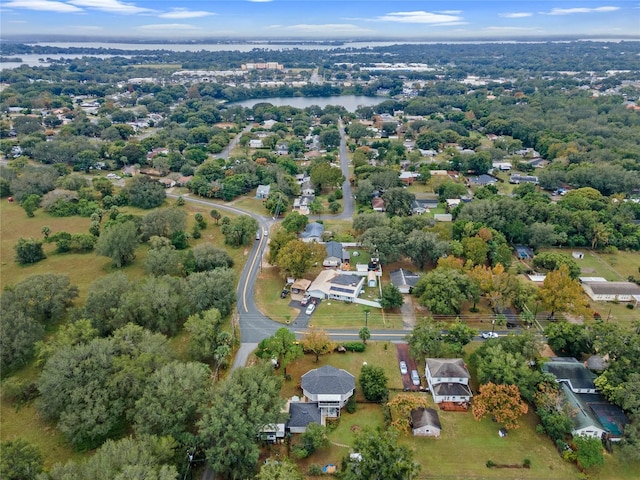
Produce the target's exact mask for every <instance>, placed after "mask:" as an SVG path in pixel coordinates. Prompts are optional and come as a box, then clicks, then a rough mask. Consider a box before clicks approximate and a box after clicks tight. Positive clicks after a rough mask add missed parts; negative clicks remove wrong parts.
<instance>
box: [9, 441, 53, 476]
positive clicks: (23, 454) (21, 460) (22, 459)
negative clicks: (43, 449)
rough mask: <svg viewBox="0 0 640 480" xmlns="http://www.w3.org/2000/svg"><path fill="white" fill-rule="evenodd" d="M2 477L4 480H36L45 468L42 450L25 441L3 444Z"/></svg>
mask: <svg viewBox="0 0 640 480" xmlns="http://www.w3.org/2000/svg"><path fill="white" fill-rule="evenodd" d="M0 450H2V457H0V477H2V478H3V479H4V480H35V478H36V477H37V476H38V474H39V473H40V472H42V469H43V467H44V461H43V460H42V455H41V454H40V450H38V448H37V447H36V446H34V445H31V444H30V443H29V442H27V441H25V440H20V439H18V440H8V441H6V442H2V444H1V448H0Z"/></svg>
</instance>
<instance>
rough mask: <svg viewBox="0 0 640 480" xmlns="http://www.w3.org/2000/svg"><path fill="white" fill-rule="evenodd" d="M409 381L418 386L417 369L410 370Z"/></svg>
mask: <svg viewBox="0 0 640 480" xmlns="http://www.w3.org/2000/svg"><path fill="white" fill-rule="evenodd" d="M411 382H412V383H413V384H414V385H415V386H416V387H419V386H420V374H419V373H418V371H417V370H411Z"/></svg>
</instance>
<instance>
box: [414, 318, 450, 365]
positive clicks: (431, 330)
mask: <svg viewBox="0 0 640 480" xmlns="http://www.w3.org/2000/svg"><path fill="white" fill-rule="evenodd" d="M443 328H444V324H442V323H436V322H434V321H433V320H432V319H430V318H425V319H421V320H418V323H417V325H416V326H415V328H414V329H413V331H412V332H411V335H409V337H408V339H407V342H408V343H409V352H410V353H411V356H412V357H414V358H416V359H419V360H420V361H423V360H424V359H426V358H443V357H447V356H449V355H451V356H456V355H458V354H459V353H460V352H461V347H462V345H460V344H459V343H458V344H456V343H448V342H447V341H444V342H443V341H442V340H443V335H442V329H443ZM446 339H447V338H446V337H445V340H446Z"/></svg>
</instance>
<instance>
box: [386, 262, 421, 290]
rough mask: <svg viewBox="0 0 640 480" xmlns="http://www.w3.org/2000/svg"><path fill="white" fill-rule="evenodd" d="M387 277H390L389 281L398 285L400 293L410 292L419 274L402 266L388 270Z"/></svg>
mask: <svg viewBox="0 0 640 480" xmlns="http://www.w3.org/2000/svg"><path fill="white" fill-rule="evenodd" d="M389 277H390V278H391V283H393V284H394V285H395V286H396V287H398V290H400V293H411V290H412V289H413V287H414V286H415V284H416V283H418V280H419V279H420V275H419V274H417V273H414V272H411V271H409V270H405V269H404V268H401V269H399V270H394V271H393V272H390V273H389Z"/></svg>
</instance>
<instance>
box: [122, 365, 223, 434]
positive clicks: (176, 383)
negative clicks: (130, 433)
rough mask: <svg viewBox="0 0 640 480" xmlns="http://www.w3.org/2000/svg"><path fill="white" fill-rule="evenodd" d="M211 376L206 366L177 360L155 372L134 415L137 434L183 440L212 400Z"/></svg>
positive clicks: (136, 404) (135, 407) (138, 401)
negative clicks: (210, 398) (198, 413)
mask: <svg viewBox="0 0 640 480" xmlns="http://www.w3.org/2000/svg"><path fill="white" fill-rule="evenodd" d="M210 377H211V370H210V369H209V367H208V366H207V365H205V364H204V363H182V362H177V361H176V362H171V363H168V364H166V365H164V366H163V367H161V368H159V369H158V370H156V371H155V372H153V374H151V376H150V377H149V381H148V383H147V385H146V386H145V388H144V391H143V393H142V396H141V397H140V398H139V399H138V400H137V401H136V403H135V406H134V408H133V412H132V413H131V415H130V416H131V418H132V419H133V422H134V424H135V430H136V434H137V435H140V434H144V433H147V434H154V435H158V436H160V437H166V436H171V437H173V438H175V439H176V440H180V439H181V438H183V436H184V434H185V433H186V432H188V431H189V429H190V428H191V426H192V425H193V423H194V422H195V420H196V413H197V412H198V410H199V409H200V407H201V405H202V404H203V403H205V402H206V401H207V400H208V397H209V391H208V390H209V386H210V384H211V380H210Z"/></svg>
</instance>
